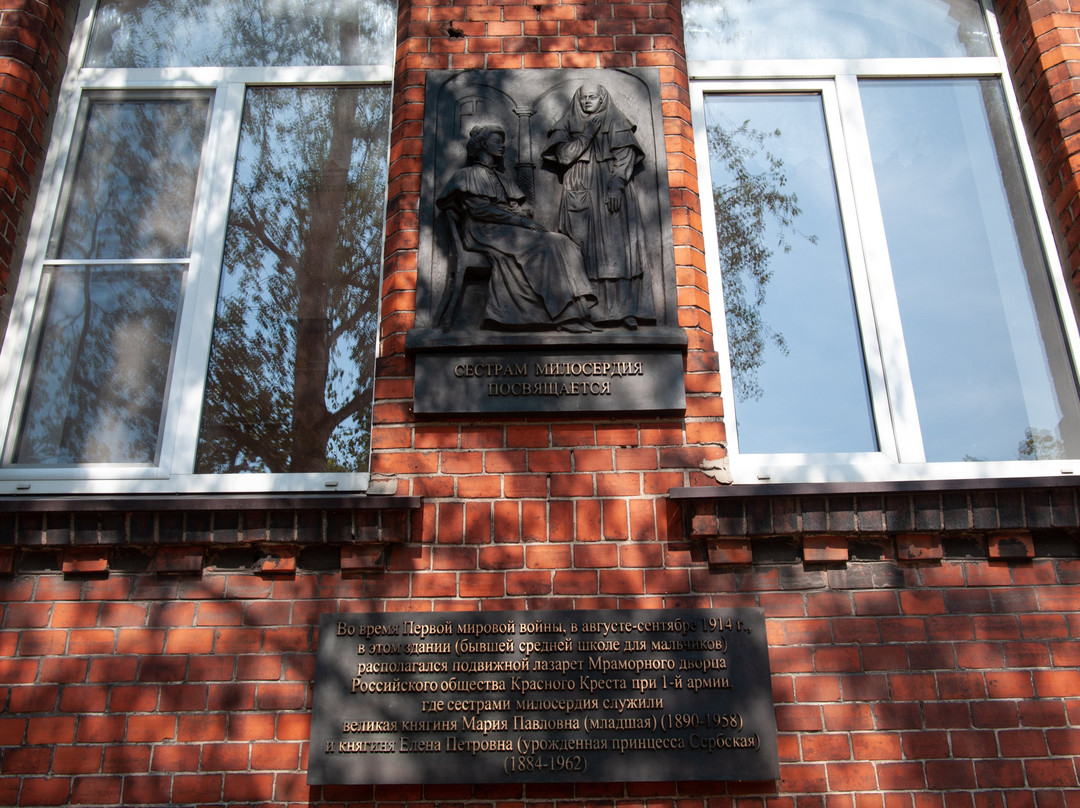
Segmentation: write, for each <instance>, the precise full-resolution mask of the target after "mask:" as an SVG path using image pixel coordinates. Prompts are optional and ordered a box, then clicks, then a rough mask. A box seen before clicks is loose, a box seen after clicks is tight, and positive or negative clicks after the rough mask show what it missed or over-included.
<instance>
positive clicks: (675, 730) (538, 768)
mask: <svg viewBox="0 0 1080 808" xmlns="http://www.w3.org/2000/svg"><path fill="white" fill-rule="evenodd" d="M319 632H320V633H319V649H318V655H317V667H316V674H315V703H314V710H313V716H312V727H311V751H310V759H309V770H308V782H310V783H311V784H313V785H321V784H331V783H464V782H478V783H492V782H495V783H497V782H513V783H517V782H553V781H576V782H600V781H604V782H612V781H629V780H634V781H670V780H687V779H689V780H769V779H775V778H776V777H778V776H779V762H778V754H777V744H776V720H775V716H774V711H773V702H772V690H771V686H770V682H769V659H768V648H767V644H766V638H765V620H764V615H763V613H762V611H761V610H760V609H752V608H743V609H708V610H691V609H666V610H597V611H530V612H480V613H460V612H456V613H452V614H436V613H431V612H423V613H390V614H333V615H323V618H322V620H321V622H320V626H319Z"/></svg>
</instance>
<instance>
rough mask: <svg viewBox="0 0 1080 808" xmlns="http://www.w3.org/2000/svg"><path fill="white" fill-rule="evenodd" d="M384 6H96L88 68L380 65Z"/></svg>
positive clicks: (291, 0)
mask: <svg viewBox="0 0 1080 808" xmlns="http://www.w3.org/2000/svg"><path fill="white" fill-rule="evenodd" d="M395 9H396V4H395V3H391V2H387V0H103V2H102V3H101V4H100V7H99V9H98V12H97V15H96V18H95V22H94V30H93V34H92V35H91V40H90V49H89V53H88V55H87V59H86V64H87V65H88V66H91V67H170V66H233V65H236V66H276V65H301V66H315V65H359V64H386V63H389V62H391V61H392V60H393V52H392V47H393V41H394V24H395Z"/></svg>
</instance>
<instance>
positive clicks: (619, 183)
mask: <svg viewBox="0 0 1080 808" xmlns="http://www.w3.org/2000/svg"><path fill="white" fill-rule="evenodd" d="M635 129H636V127H635V126H634V124H632V123H631V122H630V121H629V120H627V119H626V116H624V115H623V113H622V112H621V111H620V110H619V108H618V107H616V106H615V104H614V103H612V101H611V99H610V97H609V95H608V92H607V90H606V89H605V88H604V87H601V86H599V85H594V84H584V85H582V86H581V87H579V88H578V90H577V92H576V93H575V94H574V98H573V100H572V101H571V103H570V108H569V109H568V110H567V111H566V113H565V114H564V115H563V116H562V118H561V119H560V120H559V121H558V123H556V124H555V126H554V127H552V129H551V131H550V132H548V141H547V146H546V148H545V149H544V152H543V156H544V158H545V159H547V160H550V161H552V162H555V163H557V164H559V165H560V166H562V167H563V169H564V173H563V178H562V183H563V198H562V204H561V206H560V208H559V231H560V232H562V233H565V234H566V235H568V236H569V237H570V238H571V239H573V240H574V242H575V243H577V244H578V245H579V246H580V247H581V250H582V253H583V254H584V257H585V271H586V273H587V274H588V276H589V280H590V281H591V282H592V285H593V289H594V290H595V292H596V296H597V298H598V301H599V302H598V304H597V306H596V308H594V309H593V313H592V316H593V321H594V322H597V323H600V324H608V325H614V324H620V323H621V324H622V325H624V326H625V327H627V328H630V329H634V328H637V327H638V324H639V323H641V322H655V318H656V315H655V312H654V309H653V303H652V293H651V283H650V280H649V259H648V254H649V252H648V243H647V241H646V234H645V226H644V224H643V223H642V220H641V211H640V209H639V207H638V201H637V196H636V194H635V192H634V187H633V185H632V181H633V178H634V174H635V172H636V170H637V169H638V167H639V166H640V165H641V163H642V162H643V161H644V159H645V154H644V151H643V150H642V148H641V146H640V145H639V144H638V142H637V138H636V137H635V136H634V130H635Z"/></svg>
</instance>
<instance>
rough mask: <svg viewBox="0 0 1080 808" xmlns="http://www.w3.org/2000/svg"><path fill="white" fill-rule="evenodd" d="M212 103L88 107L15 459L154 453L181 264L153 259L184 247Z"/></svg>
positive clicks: (136, 457) (107, 458)
mask: <svg viewBox="0 0 1080 808" xmlns="http://www.w3.org/2000/svg"><path fill="white" fill-rule="evenodd" d="M208 107H209V101H208V99H207V98H206V97H205V96H203V97H189V98H173V99H157V100H144V99H134V100H132V99H128V100H100V99H99V100H92V101H91V102H89V103H88V104H86V106H85V107H84V110H83V121H84V125H83V139H82V146H81V148H80V149H79V155H78V158H77V160H76V161H75V169H74V171H73V173H72V178H71V180H70V183H69V187H70V191H69V194H68V201H67V209H66V211H65V215H64V217H63V224H62V226H61V227H60V228H58V235H57V238H56V239H55V241H56V247H55V250H54V252H55V253H56V258H55V259H53V261H57V260H60V259H66V261H65V263H62V264H59V265H57V264H55V263H47V264H46V267H45V278H44V283H45V288H46V289H47V290H48V291H47V294H46V296H45V305H44V313H43V315H42V318H41V323H40V324H39V332H38V335H37V340H36V347H37V350H36V351H35V353H34V358H33V362H32V369H31V371H30V373H29V379H28V383H27V390H26V401H25V405H24V410H23V411H24V415H23V418H22V423H21V428H20V431H19V439H18V442H17V449H16V451H15V456H14V461H15V462H16V463H28V464H61V465H63V464H71V463H151V462H154V460H155V459H156V457H157V452H158V442H159V441H158V438H159V432H160V425H161V419H162V414H163V409H164V402H165V391H166V387H167V384H168V380H169V374H170V371H171V367H172V359H173V343H174V332H175V330H176V322H177V316H178V313H179V308H180V297H181V289H182V286H183V279H184V275H185V271H186V265H185V264H163V263H160V262H154V261H153V260H152V259H157V258H174V259H175V258H183V257H186V256H187V255H188V253H189V234H190V231H191V222H192V218H193V208H194V204H195V190H196V187H197V185H198V175H199V166H200V164H201V155H202V145H203V140H204V135H205V130H206V121H207V114H208ZM109 259H111V261H110V260H109ZM120 260H128V261H130V262H129V263H113V262H114V261H120ZM83 262H95V263H83Z"/></svg>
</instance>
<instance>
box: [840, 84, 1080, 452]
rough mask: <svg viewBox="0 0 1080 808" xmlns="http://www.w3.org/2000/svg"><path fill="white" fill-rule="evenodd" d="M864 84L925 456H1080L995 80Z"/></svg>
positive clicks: (1078, 418) (1060, 346)
mask: <svg viewBox="0 0 1080 808" xmlns="http://www.w3.org/2000/svg"><path fill="white" fill-rule="evenodd" d="M860 90H861V95H862V97H863V104H864V109H865V116H866V124H867V129H868V134H869V139H870V148H871V153H872V156H873V163H874V174H875V178H876V180H877V186H878V193H879V196H880V200H881V207H882V214H883V216H884V221H885V229H886V238H887V241H888V251H889V258H890V260H891V263H892V272H893V278H894V283H895V286H896V294H897V299H898V301H899V305H900V314H901V319H902V321H903V330H904V339H905V342H906V345H907V351H908V361H909V364H910V367H911V378H912V385H913V387H914V391H915V396H916V401H917V404H918V411H919V422H920V425H921V428H922V438H923V444H924V447H925V451H926V457H927V460H1017V459H1020V460H1025V459H1047V458H1059V457H1065V456H1070V457H1075V456H1077V450H1078V449H1080V403H1078V399H1077V392H1076V385H1075V382H1074V380H1073V373H1072V370H1071V365H1070V362H1069V357H1068V353H1067V350H1066V348H1065V342H1064V338H1063V336H1062V330H1061V322H1060V318H1059V315H1058V309H1057V306H1056V304H1055V301H1054V297H1053V294H1052V292H1051V289H1050V285H1049V279H1048V268H1047V265H1046V260H1045V257H1044V255H1043V252H1042V250H1041V249H1040V246H1039V242H1038V239H1037V236H1036V233H1035V225H1034V220H1033V216H1032V209H1031V202H1030V199H1029V197H1028V195H1027V193H1026V190H1025V188H1024V183H1023V181H1022V177H1021V176H1020V172H1019V168H1018V164H1017V158H1016V147H1015V144H1014V141H1013V137H1012V133H1011V131H1010V128H1009V126H1008V122H1007V119H1006V117H1005V111H1004V101H1003V98H1002V95H1001V91H1000V89H999V87H998V86H997V84H996V82H993V81H988V80H986V81H982V80H977V79H944V80H935V81H903V80H898V81H893V80H879V81H864V82H862V83H861V84H860Z"/></svg>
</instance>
